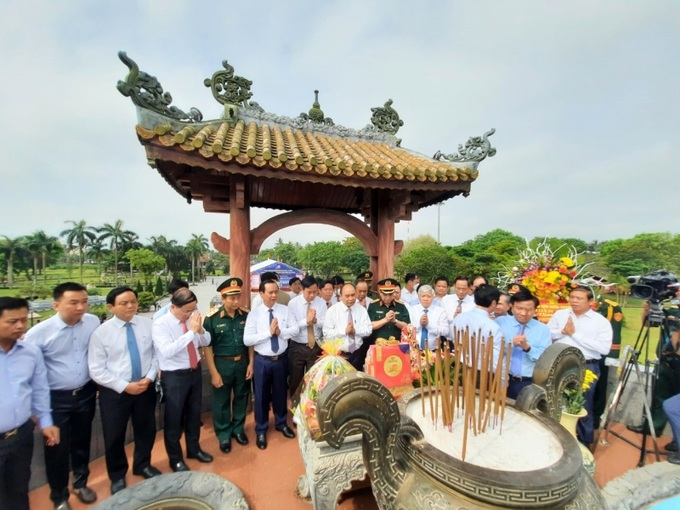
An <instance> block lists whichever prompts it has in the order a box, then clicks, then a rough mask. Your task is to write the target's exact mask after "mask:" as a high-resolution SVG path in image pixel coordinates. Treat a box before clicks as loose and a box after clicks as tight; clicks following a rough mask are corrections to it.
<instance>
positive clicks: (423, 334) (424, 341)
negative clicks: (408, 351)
mask: <svg viewBox="0 0 680 510" xmlns="http://www.w3.org/2000/svg"><path fill="white" fill-rule="evenodd" d="M423 313H424V314H425V315H427V308H425V309H424V310H423ZM427 335H428V331H427V326H423V328H422V331H421V332H420V350H421V351H422V350H424V349H425V347H426V346H427Z"/></svg>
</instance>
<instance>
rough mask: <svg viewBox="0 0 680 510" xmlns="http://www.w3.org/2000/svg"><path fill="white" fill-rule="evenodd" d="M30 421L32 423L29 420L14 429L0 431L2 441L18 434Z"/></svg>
mask: <svg viewBox="0 0 680 510" xmlns="http://www.w3.org/2000/svg"><path fill="white" fill-rule="evenodd" d="M29 423H32V422H31V420H28V421H27V422H26V423H24V424H23V425H20V426H18V427H16V428H13V429H12V430H8V431H7V432H2V433H0V441H5V440H7V439H11V438H12V437H14V436H16V435H17V434H18V433H19V430H21V429H22V428H24V427H25V426H26V425H28V424H29Z"/></svg>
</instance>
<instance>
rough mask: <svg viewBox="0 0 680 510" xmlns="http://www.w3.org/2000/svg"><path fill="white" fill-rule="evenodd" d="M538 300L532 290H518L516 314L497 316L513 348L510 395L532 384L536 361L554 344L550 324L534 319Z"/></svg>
mask: <svg viewBox="0 0 680 510" xmlns="http://www.w3.org/2000/svg"><path fill="white" fill-rule="evenodd" d="M538 304H539V301H538V299H537V298H536V297H535V296H534V295H533V294H531V292H529V291H528V290H522V291H518V292H515V293H514V294H513V295H512V296H511V297H510V306H511V310H512V315H505V316H503V317H498V318H497V319H496V324H498V325H499V326H500V328H501V331H502V332H503V336H504V337H505V338H506V340H507V342H508V346H509V347H510V348H512V358H511V360H510V371H509V372H510V377H509V381H508V392H507V396H508V398H513V399H516V398H517V395H519V392H520V391H522V388H524V387H525V386H528V385H530V384H531V378H532V376H533V373H534V367H535V366H536V361H538V358H539V357H540V356H541V354H543V351H545V350H546V349H547V348H548V346H549V345H550V344H552V339H551V337H550V329H549V328H548V326H546V325H545V324H543V323H542V322H539V321H537V320H536V319H534V314H535V313H536V308H537V307H538Z"/></svg>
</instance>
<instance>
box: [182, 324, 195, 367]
mask: <svg viewBox="0 0 680 510" xmlns="http://www.w3.org/2000/svg"><path fill="white" fill-rule="evenodd" d="M181 324H182V333H186V332H188V331H189V328H187V323H186V321H182V322H181ZM187 353H189V366H190V367H191V368H196V367H197V366H198V355H197V354H196V347H194V340H193V338H192V339H191V342H189V343H188V344H187Z"/></svg>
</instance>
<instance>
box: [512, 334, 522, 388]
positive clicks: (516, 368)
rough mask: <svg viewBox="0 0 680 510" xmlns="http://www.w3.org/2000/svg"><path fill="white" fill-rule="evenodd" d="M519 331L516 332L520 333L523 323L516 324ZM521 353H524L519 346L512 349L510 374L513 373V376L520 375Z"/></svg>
mask: <svg viewBox="0 0 680 510" xmlns="http://www.w3.org/2000/svg"><path fill="white" fill-rule="evenodd" d="M518 327H519V331H518V333H519V334H520V335H521V334H522V332H523V331H524V325H523V324H518ZM522 354H524V351H523V350H522V348H521V347H515V348H514V349H512V360H510V374H511V375H514V376H515V377H522Z"/></svg>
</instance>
